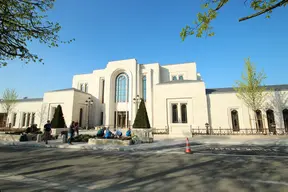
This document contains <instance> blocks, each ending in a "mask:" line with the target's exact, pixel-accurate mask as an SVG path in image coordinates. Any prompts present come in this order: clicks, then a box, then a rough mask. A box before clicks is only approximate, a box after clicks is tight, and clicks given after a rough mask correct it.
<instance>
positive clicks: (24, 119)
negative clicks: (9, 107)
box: [22, 113, 26, 127]
mask: <svg viewBox="0 0 288 192" xmlns="http://www.w3.org/2000/svg"><path fill="white" fill-rule="evenodd" d="M25 121H26V113H23V116H22V127H24V126H25Z"/></svg>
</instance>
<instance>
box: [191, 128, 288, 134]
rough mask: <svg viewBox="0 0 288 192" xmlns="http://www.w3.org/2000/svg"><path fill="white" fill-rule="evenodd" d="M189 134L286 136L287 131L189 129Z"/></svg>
mask: <svg viewBox="0 0 288 192" xmlns="http://www.w3.org/2000/svg"><path fill="white" fill-rule="evenodd" d="M190 132H191V134H192V136H193V135H288V130H287V129H285V128H275V130H272V131H271V130H269V129H268V128H263V129H261V130H257V129H255V128H253V129H251V128H240V130H237V131H236V130H233V129H231V128H221V127H219V128H211V129H210V128H190Z"/></svg>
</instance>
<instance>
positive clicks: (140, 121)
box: [133, 99, 151, 129]
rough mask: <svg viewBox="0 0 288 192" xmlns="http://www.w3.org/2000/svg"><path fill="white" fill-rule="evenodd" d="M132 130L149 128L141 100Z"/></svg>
mask: <svg viewBox="0 0 288 192" xmlns="http://www.w3.org/2000/svg"><path fill="white" fill-rule="evenodd" d="M133 128H143V129H145V128H146V129H149V128H151V127H150V123H149V118H148V115H147V111H146V107H145V102H144V100H143V99H141V102H140V106H139V109H138V111H137V114H136V118H135V120H134V124H133Z"/></svg>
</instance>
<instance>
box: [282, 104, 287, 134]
mask: <svg viewBox="0 0 288 192" xmlns="http://www.w3.org/2000/svg"><path fill="white" fill-rule="evenodd" d="M282 113H283V120H284V127H285V131H286V133H288V109H284V110H283V111H282Z"/></svg>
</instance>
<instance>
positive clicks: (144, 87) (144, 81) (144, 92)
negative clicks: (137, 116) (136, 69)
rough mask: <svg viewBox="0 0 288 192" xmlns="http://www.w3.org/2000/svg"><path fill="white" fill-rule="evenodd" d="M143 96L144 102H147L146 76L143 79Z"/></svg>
mask: <svg viewBox="0 0 288 192" xmlns="http://www.w3.org/2000/svg"><path fill="white" fill-rule="evenodd" d="M142 94H143V99H144V101H146V76H143V78H142Z"/></svg>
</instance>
